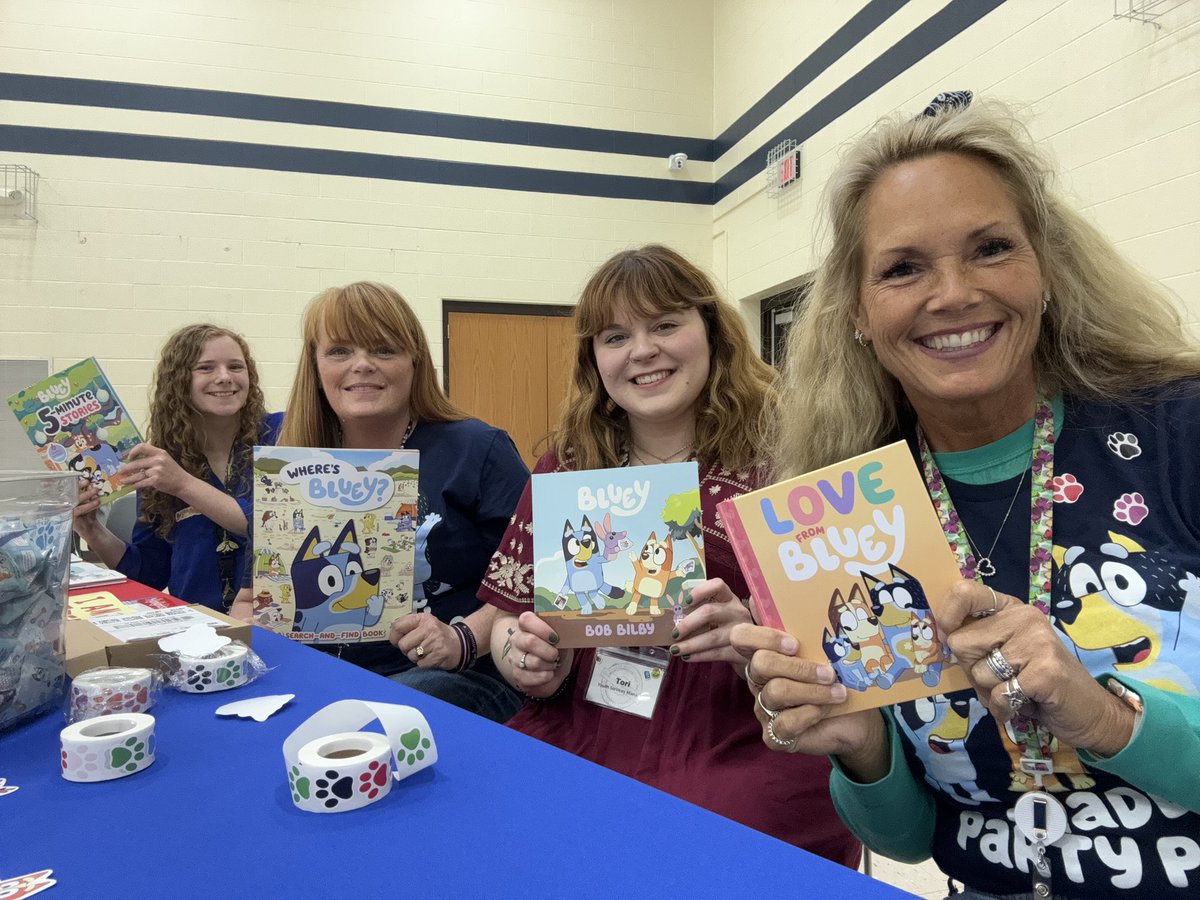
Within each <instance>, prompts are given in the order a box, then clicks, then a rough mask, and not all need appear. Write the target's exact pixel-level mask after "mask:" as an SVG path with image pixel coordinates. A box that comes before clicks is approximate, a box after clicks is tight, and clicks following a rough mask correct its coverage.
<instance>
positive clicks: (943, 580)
mask: <svg viewBox="0 0 1200 900" xmlns="http://www.w3.org/2000/svg"><path fill="white" fill-rule="evenodd" d="M718 509H719V510H720V513H721V520H722V521H723V522H724V524H725V528H726V530H727V531H728V533H729V540H730V543H731V544H732V545H733V550H734V553H735V554H736V555H737V558H738V564H739V565H740V566H741V569H742V572H743V573H744V574H745V576H746V582H747V584H749V585H750V593H751V595H752V597H753V604H754V611H755V617H756V618H757V619H758V620H759V622H760V623H761V624H763V625H769V626H771V627H773V628H779V629H781V630H784V631H787V632H788V633H789V634H791V635H792V636H793V637H795V638H796V640H797V641H799V643H800V655H801V656H802V657H804V658H806V659H811V660H815V661H818V662H827V663H829V664H830V665H831V666H832V667H833V669H834V671H835V672H836V673H837V677H838V680H840V681H841V683H842V684H844V685H845V686H846V688H847V689H848V695H849V696H848V699H847V700H846V702H845V703H843V704H841V705H840V706H838V707H837V708H836V709H835V711H834V714H835V715H840V714H842V713H848V712H854V711H856V710H860V709H870V708H873V707H878V706H884V705H887V704H891V703H901V702H903V701H906V700H914V699H916V698H918V697H928V696H932V695H934V694H943V693H949V692H950V691H955V690H959V689H961V688H965V687H968V686H969V682H968V681H967V677H966V674H965V673H964V672H963V671H962V669H960V668H959V666H958V664H957V663H956V662H955V661H954V658H953V656H952V654H951V653H950V649H949V647H948V646H947V645H946V644H945V642H944V640H943V638H944V635H943V634H942V633H941V632H940V631H939V629H938V625H937V620H936V613H937V607H938V604H939V603H940V602H941V601H942V599H943V598H944V597H945V596H946V594H947V592H948V590H949V589H950V587H951V585H953V584H954V583H955V582H956V581H958V580H959V579H960V578H961V577H962V576H961V574H960V572H959V568H958V563H957V562H956V561H955V559H954V552H953V551H952V550H951V549H950V545H949V543H948V542H947V541H946V535H945V533H944V532H943V530H942V525H941V523H940V522H939V521H938V518H937V513H936V512H935V511H934V508H933V503H932V501H930V499H929V494H928V492H927V491H926V489H925V484H924V482H923V481H922V479H921V475H920V472H919V471H918V470H917V466H916V463H915V461H914V460H913V458H912V454H911V452H910V451H909V449H908V446H907V445H906V444H905V443H903V442H897V443H895V444H890V445H888V446H886V447H883V448H881V449H879V450H873V451H871V452H869V453H864V454H862V455H861V456H856V457H854V458H853V459H849V460H846V461H845V462H842V463H838V464H836V465H832V466H827V467H826V468H823V469H818V470H816V471H815V472H810V473H808V474H807V475H801V476H799V477H797V478H792V479H789V480H787V481H783V482H780V483H779V484H774V485H771V486H770V487H766V488H763V489H762V490H758V491H752V492H750V493H748V494H743V495H742V496H740V497H735V498H734V499H732V500H726V501H724V502H722V503H721V504H720V505H719V506H718Z"/></svg>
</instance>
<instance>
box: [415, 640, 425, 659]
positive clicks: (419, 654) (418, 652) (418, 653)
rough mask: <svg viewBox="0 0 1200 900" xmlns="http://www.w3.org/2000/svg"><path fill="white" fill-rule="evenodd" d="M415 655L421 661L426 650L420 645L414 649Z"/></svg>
mask: <svg viewBox="0 0 1200 900" xmlns="http://www.w3.org/2000/svg"><path fill="white" fill-rule="evenodd" d="M413 654H414V655H415V656H416V657H417V659H420V658H421V657H422V656H424V655H425V648H424V647H422V646H421V645H420V644H417V646H416V647H414V648H413Z"/></svg>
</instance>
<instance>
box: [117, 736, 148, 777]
mask: <svg viewBox="0 0 1200 900" xmlns="http://www.w3.org/2000/svg"><path fill="white" fill-rule="evenodd" d="M145 758H146V745H145V744H144V743H142V742H141V741H139V740H138V739H137V738H135V737H131V738H129V739H128V740H127V741H125V743H123V744H121V745H120V746H118V747H113V749H112V750H110V751H109V761H110V763H111V765H112V767H113V768H114V769H123V770H124V771H126V772H136V771H137V770H138V763H140V762H141V761H142V760H143V759H145Z"/></svg>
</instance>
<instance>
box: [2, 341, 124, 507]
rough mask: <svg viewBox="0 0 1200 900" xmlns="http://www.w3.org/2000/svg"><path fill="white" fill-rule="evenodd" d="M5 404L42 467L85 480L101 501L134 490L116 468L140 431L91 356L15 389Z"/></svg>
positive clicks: (107, 500) (106, 501)
mask: <svg viewBox="0 0 1200 900" xmlns="http://www.w3.org/2000/svg"><path fill="white" fill-rule="evenodd" d="M8 405H9V408H10V409H12V411H13V414H14V415H15V416H16V417H17V421H18V422H20V423H21V428H23V429H24V430H25V433H26V434H27V435H28V436H29V440H30V442H31V443H32V444H33V446H34V449H35V450H37V452H38V456H40V457H41V459H42V462H43V463H45V465H46V468H48V469H52V470H53V471H56V472H75V473H77V474H78V475H80V476H81V477H85V478H87V479H89V480H90V481H91V482H92V484H94V485H95V486H96V487H97V488H99V490H100V502H101V503H109V502H111V501H112V500H115V499H116V498H117V497H120V496H121V495H123V494H127V493H129V492H130V491H131V490H133V488H132V487H131V486H130V485H128V484H126V483H125V481H124V478H123V476H122V475H120V474H119V472H118V470H119V469H120V468H121V465H122V463H123V462H124V460H125V456H126V454H127V453H128V452H129V451H130V450H132V449H133V448H134V447H136V446H137V445H138V444H140V443H141V442H142V436H141V434H140V433H139V432H138V429H137V426H136V425H135V424H134V423H133V420H132V419H131V418H130V417H129V413H128V412H127V411H126V409H125V407H124V406H123V405H122V404H121V401H120V400H119V399H118V398H117V392H116V391H115V390H113V386H112V382H110V381H109V380H108V376H106V375H105V374H104V371H103V370H102V369H101V368H100V364H99V363H98V362H96V359H95V357H90V358H88V359H85V360H83V361H82V362H77V363H75V364H74V365H73V366H68V367H67V368H66V369H63V370H62V371H61V372H57V373H56V374H54V375H51V376H50V377H49V378H45V379H43V380H41V381H39V382H38V383H37V384H33V385H30V386H29V387H27V388H25V390H23V391H17V393H15V394H13V395H12V396H11V397H9V398H8Z"/></svg>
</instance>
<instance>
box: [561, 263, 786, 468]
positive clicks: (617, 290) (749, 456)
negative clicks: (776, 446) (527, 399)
mask: <svg viewBox="0 0 1200 900" xmlns="http://www.w3.org/2000/svg"><path fill="white" fill-rule="evenodd" d="M687 309H695V310H697V311H699V313H700V317H701V319H702V320H703V321H704V325H705V328H706V330H707V332H708V347H709V353H710V362H709V373H708V380H707V382H706V383H705V385H704V387H703V389H702V390H701V393H700V399H699V402H698V406H697V410H696V458H697V459H698V460H700V461H701V462H704V463H711V462H718V461H719V462H720V463H721V464H722V465H724V466H727V467H729V468H733V469H739V470H741V469H748V468H754V467H757V466H760V465H762V464H763V463H764V462H765V450H766V448H768V447H769V446H770V436H771V434H772V426H773V424H774V415H773V410H774V405H775V402H776V399H777V398H776V387H775V385H776V381H777V377H776V373H775V370H774V369H772V368H771V367H770V366H768V365H767V364H766V363H765V362H763V361H762V360H761V359H759V357H758V355H757V354H756V353H755V351H754V347H753V346H752V345H751V343H750V339H749V337H748V336H747V333H746V325H745V322H744V321H743V320H742V317H741V315H740V314H739V313H738V312H737V310H735V309H734V308H733V307H732V306H730V305H729V304H728V303H726V302H725V301H723V300H722V299H721V297H720V295H719V293H718V292H717V289H716V287H715V286H714V285H713V283H712V280H711V279H710V278H709V277H708V276H707V275H706V274H704V272H702V271H701V270H700V269H699V268H697V267H696V266H695V265H693V264H692V263H691V262H689V261H688V260H687V259H685V258H684V257H683V256H681V255H680V254H679V253H677V252H676V251H674V250H672V249H671V248H669V247H664V246H662V245H661V244H648V245H647V246H645V247H641V248H639V249H636V250H625V251H623V252H621V253H618V254H616V255H615V256H613V257H612V258H610V259H609V260H608V261H607V262H605V263H604V264H603V265H602V266H600V268H599V269H597V270H596V272H595V274H593V275H592V277H591V278H590V279H589V280H588V283H587V284H586V285H585V286H584V289H583V293H582V295H581V296H580V298H579V304H578V305H577V306H576V307H575V354H574V357H573V359H572V362H571V374H570V379H569V383H568V386H567V393H566V396H565V398H564V400H563V406H562V411H561V414H560V416H559V424H558V428H557V429H556V430H555V431H554V432H552V434H551V435H550V446H551V447H552V448H553V449H554V451H555V453H556V455H557V456H558V457H559V459H567V458H570V459H571V460H572V464H573V465H574V466H575V467H576V468H578V469H597V468H608V467H612V466H618V465H620V464H621V460H622V457H623V454H624V452H625V448H626V444H627V442H628V440H629V417H628V416H627V415H626V413H625V410H623V409H622V408H621V407H619V406H617V405H616V404H615V403H613V401H612V400H611V399H610V398H609V396H608V393H607V392H606V391H605V390H604V383H603V382H602V381H601V380H600V372H599V370H598V369H597V368H596V356H595V353H594V352H593V349H592V338H593V337H595V336H596V335H597V334H599V333H600V332H601V331H602V330H603V329H605V328H607V327H608V326H609V325H611V324H612V323H613V321H614V320H615V319H616V317H617V315H618V314H620V313H622V312H625V313H627V314H629V315H631V316H658V315H662V314H663V313H664V312H673V311H680V310H687Z"/></svg>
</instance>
